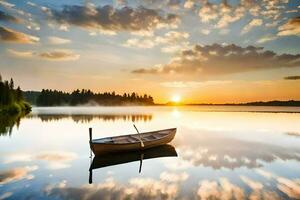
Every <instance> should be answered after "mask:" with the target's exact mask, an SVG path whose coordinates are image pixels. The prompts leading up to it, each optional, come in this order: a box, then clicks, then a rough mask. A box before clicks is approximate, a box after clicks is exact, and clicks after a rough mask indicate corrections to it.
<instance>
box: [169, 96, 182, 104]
mask: <svg viewBox="0 0 300 200" xmlns="http://www.w3.org/2000/svg"><path fill="white" fill-rule="evenodd" d="M171 100H172V102H174V103H179V102H180V101H181V96H179V95H174V96H173V97H172V99H171Z"/></svg>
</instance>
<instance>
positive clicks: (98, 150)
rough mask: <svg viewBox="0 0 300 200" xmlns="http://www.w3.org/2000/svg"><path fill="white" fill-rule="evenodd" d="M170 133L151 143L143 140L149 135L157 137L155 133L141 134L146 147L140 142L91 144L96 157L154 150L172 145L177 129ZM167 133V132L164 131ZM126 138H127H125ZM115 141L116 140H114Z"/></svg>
mask: <svg viewBox="0 0 300 200" xmlns="http://www.w3.org/2000/svg"><path fill="white" fill-rule="evenodd" d="M168 130H169V131H170V132H169V133H168V134H167V135H166V136H164V137H162V138H159V139H155V140H150V141H146V140H144V139H143V138H145V135H146V134H147V135H149V134H151V133H152V134H154V135H155V133H156V132H155V131H153V132H148V133H141V134H140V135H141V138H142V141H143V144H144V146H143V147H142V145H141V143H140V142H134V143H97V142H93V141H92V142H90V147H91V149H92V151H93V153H94V154H95V155H99V154H103V153H111V152H124V151H137V150H145V149H149V148H153V147H157V146H161V145H164V144H168V143H170V142H171V141H172V140H173V139H174V137H175V134H176V128H175V129H168ZM163 131H166V130H163ZM128 136H129V135H128ZM134 136H137V134H135V135H134ZM123 137H126V136H123ZM112 139H114V138H112Z"/></svg>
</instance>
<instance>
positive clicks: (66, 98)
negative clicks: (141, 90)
mask: <svg viewBox="0 0 300 200" xmlns="http://www.w3.org/2000/svg"><path fill="white" fill-rule="evenodd" d="M25 97H26V99H28V100H31V101H34V102H32V104H35V105H37V106H61V105H71V106H76V105H105V106H114V105H153V104H154V100H153V97H152V96H150V95H147V94H144V95H139V94H137V93H135V92H132V93H131V94H129V93H124V94H123V95H120V94H116V93H115V92H104V93H94V92H92V91H91V90H86V89H82V90H79V89H77V90H74V91H73V92H71V93H69V92H63V91H58V90H51V89H43V90H42V91H41V92H32V91H29V92H25Z"/></svg>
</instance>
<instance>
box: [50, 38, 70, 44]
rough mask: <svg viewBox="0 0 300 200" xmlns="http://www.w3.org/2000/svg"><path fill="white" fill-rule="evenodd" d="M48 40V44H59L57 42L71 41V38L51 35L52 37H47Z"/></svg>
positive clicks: (67, 42) (66, 42) (65, 42)
mask: <svg viewBox="0 0 300 200" xmlns="http://www.w3.org/2000/svg"><path fill="white" fill-rule="evenodd" d="M48 42H49V43H50V44H54V45H59V44H69V43H71V40H69V39H65V38H61V37H54V36H53V37H48Z"/></svg>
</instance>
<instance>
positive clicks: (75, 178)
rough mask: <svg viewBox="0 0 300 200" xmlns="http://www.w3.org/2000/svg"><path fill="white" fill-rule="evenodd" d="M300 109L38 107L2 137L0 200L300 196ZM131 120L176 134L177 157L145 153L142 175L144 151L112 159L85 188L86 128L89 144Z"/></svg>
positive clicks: (123, 130) (125, 130)
mask: <svg viewBox="0 0 300 200" xmlns="http://www.w3.org/2000/svg"><path fill="white" fill-rule="evenodd" d="M299 111H300V110H299V108H289V107H245V106H244V107H243V106H235V107H229V106H225V107H224V106H182V107H160V106H149V107H44V108H37V107H36V108H33V112H32V113H31V114H30V115H28V116H26V117H25V118H22V119H20V121H19V122H18V123H15V124H14V125H12V126H11V124H10V126H11V130H10V134H8V133H7V132H6V133H5V134H2V135H1V136H0V199H1V198H8V199H28V198H29V199H30V198H31V199H99V198H100V199H126V198H127V199H211V198H217V197H218V198H222V199H249V198H257V199H267V198H269V199H299V198H300V137H299V135H300V123H299V122H300V113H298V112H299ZM132 122H134V123H135V124H136V126H137V127H138V129H139V131H140V132H143V131H151V130H158V129H165V128H172V127H176V128H177V134H176V136H175V139H174V140H173V141H172V143H171V145H172V146H173V147H174V150H175V151H176V154H177V155H178V156H177V157H176V156H169V157H166V156H163V154H164V155H167V154H168V153H169V154H170V155H171V154H172V152H168V151H169V150H170V149H169V150H167V151H162V150H161V151H159V152H155V151H154V152H150V153H148V155H147V153H146V154H145V158H147V156H148V157H151V156H152V157H153V155H155V156H156V157H155V158H152V159H151V158H149V159H144V160H143V162H142V170H141V173H139V167H140V161H139V160H138V158H139V156H140V155H139V154H134V155H124V159H125V157H126V158H127V157H130V156H131V157H130V159H131V161H133V162H127V163H123V164H121V163H122V160H118V159H117V158H108V160H107V163H108V162H110V163H118V162H119V164H118V165H111V166H109V165H108V166H105V167H100V168H95V169H93V174H92V182H93V183H92V184H89V179H90V177H89V176H90V174H89V169H90V165H91V163H92V161H93V160H92V159H91V158H90V149H89V143H88V141H89V136H88V128H89V127H92V128H93V138H100V137H107V136H114V135H122V134H131V133H135V130H134V128H133V126H132ZM17 124H18V126H17ZM1 130H5V131H7V130H6V129H1ZM5 131H4V132H5ZM122 155H123V154H122ZM130 159H128V160H130ZM125 160H126V159H125ZM123 161H124V160H123ZM107 163H104V164H107ZM99 166H100V165H98V167H99Z"/></svg>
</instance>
